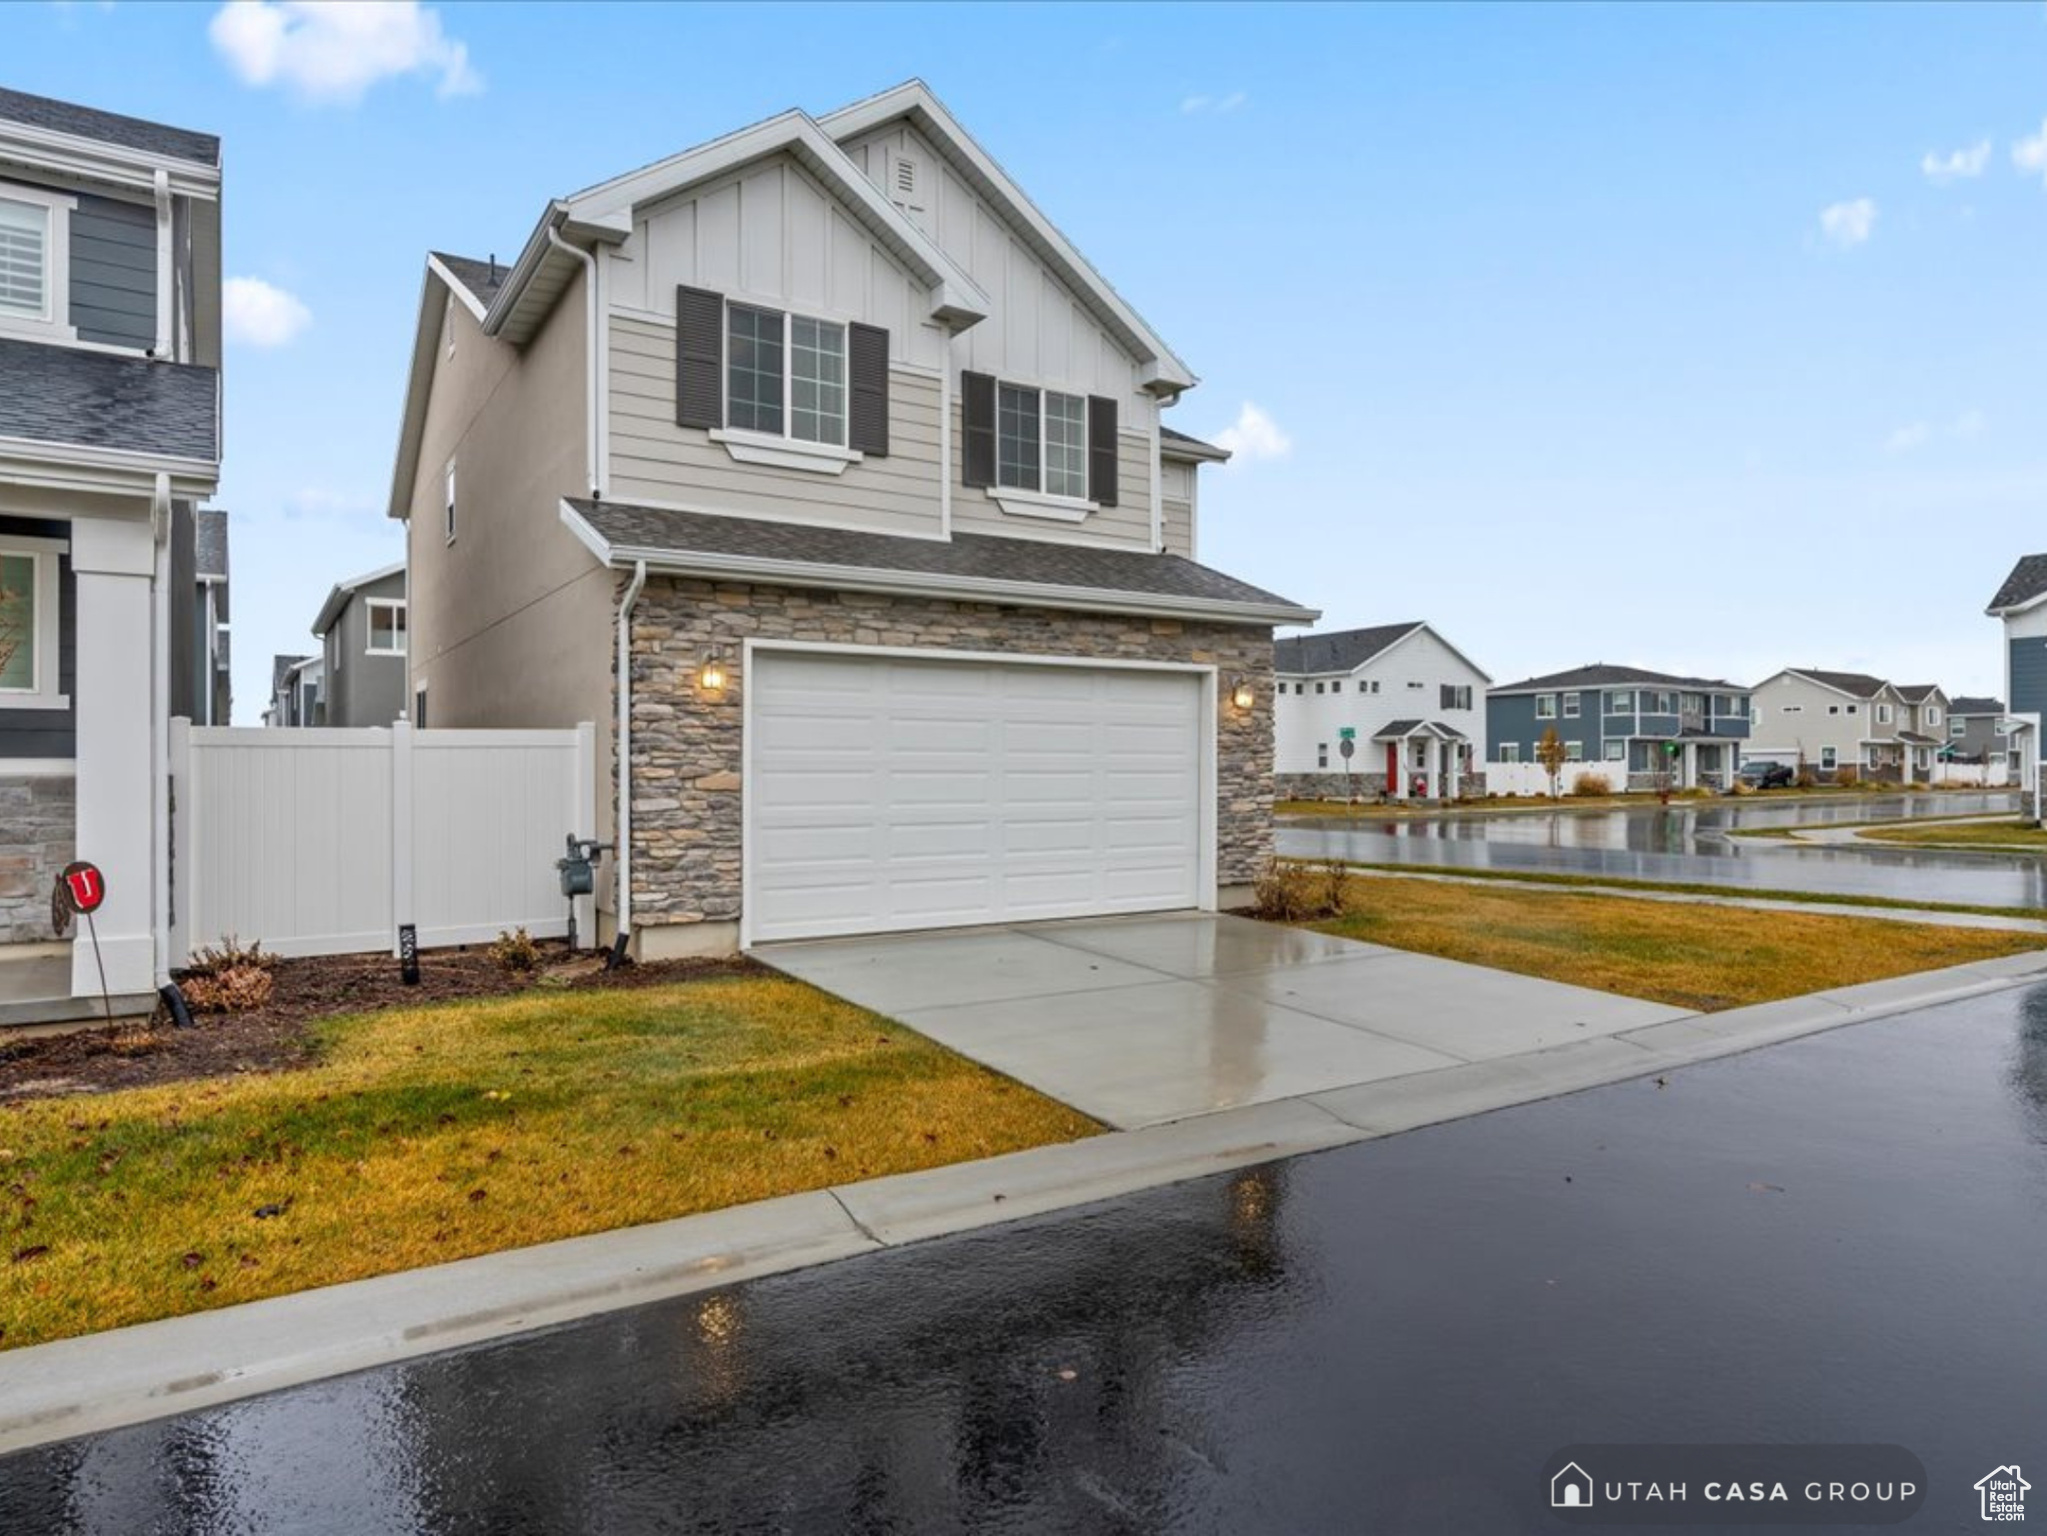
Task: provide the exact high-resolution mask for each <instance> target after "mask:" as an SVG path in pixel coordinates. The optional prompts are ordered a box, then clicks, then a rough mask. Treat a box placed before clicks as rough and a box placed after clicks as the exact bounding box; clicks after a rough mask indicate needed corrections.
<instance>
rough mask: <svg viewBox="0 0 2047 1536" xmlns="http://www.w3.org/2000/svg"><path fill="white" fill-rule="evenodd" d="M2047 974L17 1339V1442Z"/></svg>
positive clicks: (1801, 1005)
mask: <svg viewBox="0 0 2047 1536" xmlns="http://www.w3.org/2000/svg"><path fill="white" fill-rule="evenodd" d="M2043 976H2047V953H2040V954H2026V955H2014V956H2008V957H2006V958H2003V959H1999V960H1989V961H1978V962H1974V963H1972V964H1968V965H1961V966H1954V967H1951V968H1949V969H1946V970H1940V971H1929V972H1924V973H1921V974H1919V975H1916V976H1903V977H1897V978H1894V979H1892V980H1889V981H1879V982H1871V983H1867V984H1865V985H1862V986H1855V987H1844V988H1839V989H1837V990H1835V991H1831V992H1822V993H1814V994H1812V995H1810V996H1807V997H1800V998H1793V999H1789V1000H1787V1001H1784V1002H1777V1003H1765V1004H1761V1005H1759V1006H1757V1007H1752V1008H1740V1009H1733V1010H1730V1011H1728V1012H1725V1013H1717V1014H1710V1015H1692V1016H1687V1017H1683V1018H1677V1019H1671V1020H1667V1021H1665V1022H1662V1023H1656V1024H1650V1025H1646V1026H1644V1027H1642V1028H1639V1029H1632V1030H1627V1031H1624V1032H1622V1033H1619V1034H1614V1035H1606V1036H1601V1037H1598V1038H1592V1039H1585V1040H1576V1041H1572V1042H1570V1043H1568V1044H1564V1045H1558V1046H1554V1047H1550V1048H1547V1049H1541V1050H1536V1051H1531V1052H1529V1053H1527V1054H1524V1055H1520V1056H1512V1057H1502V1058H1495V1059H1491V1060H1485V1061H1476V1062H1470V1063H1465V1064H1461V1065H1458V1066H1453V1067H1444V1068H1440V1069H1437V1070H1434V1071H1427V1072H1419V1073H1414V1074H1410V1075H1408V1076H1404V1077H1397V1078H1389V1079H1386V1080H1383V1081H1379V1082H1374V1083H1368V1084H1363V1085H1359V1086H1354V1087H1349V1088H1342V1089H1337V1090H1334V1091H1330V1092H1322V1093H1313V1094H1308V1095H1306V1096H1303V1097H1299V1098H1290V1099H1282V1100H1278V1101H1275V1102H1271V1103H1264V1104H1256V1105H1250V1106H1246V1107H1243V1108H1236V1109H1226V1110H1220V1111H1218V1112H1216V1113H1213V1114H1206V1115H1200V1116H1197V1117H1194V1118H1191V1119H1187V1120H1180V1121H1175V1122H1172V1123H1168V1124H1163V1125H1155V1126H1148V1127H1146V1128H1144V1129H1141V1130H1134V1131H1119V1132H1110V1133H1107V1134H1105V1135H1101V1136H1096V1137H1091V1138H1089V1139H1087V1140H1085V1141H1078V1142H1068V1143H1065V1144H1063V1145H1060V1146H1052V1147H1039V1148H1035V1149H1033V1150H1030V1151H1026V1152H1016V1153H1011V1154H1009V1155H1007V1156H1004V1157H997V1158H989V1159H987V1160H985V1161H981V1162H973V1163H960V1164H955V1165H952V1166H950V1167H945V1168H932V1169H927V1170H925V1171H923V1172H919V1173H907V1174H898V1175H895V1176H893V1177H890V1178H884V1179H874V1180H870V1181H867V1182H865V1183H859V1184H848V1185H843V1186H839V1187H836V1188H832V1189H825V1190H818V1191H814V1192H811V1193H807V1194H800V1195H789V1196H784V1197H782V1198H779V1199H774V1200H764V1201H760V1202H758V1203H756V1204H752V1205H746V1206H739V1207H735V1208H733V1209H730V1210H724V1211H713V1212H708V1213H706V1214H704V1215H700V1216H687V1217H683V1218H680V1219H678V1220H674V1221H665V1222H656V1223H652V1224H650V1225H647V1226H641V1227H629V1228H625V1229H623V1230H620V1231H616V1232H605V1233H598V1234H595V1235H592V1236H589V1237H579V1238H570V1239H567V1240H565V1241H562V1242H554V1243H544V1244H539V1245H537V1246H534V1247H530V1248H520V1249H513V1250H510V1251H508V1252H503V1253H494V1254H486V1255H483V1256H480V1257H478V1258H473V1259H463V1260H459V1261H457V1262H455V1263H451V1264H440V1265H435V1266H432V1267H430V1268H426V1269H416V1270H409V1271H405V1272H403V1273H399V1274H393V1275H383V1276H379V1277H377V1278H375V1279H370V1280H358V1281H352V1282H350V1283H348V1284H346V1285H335V1286H328V1287H324V1288H322V1289H319V1290H312V1291H301V1292H298V1293H296V1294H294V1295H289V1296H279V1297H274V1298H272V1299H270V1300H268V1301H258V1302H250V1303H247V1304H245V1305H242V1306H236V1307H224V1308H220V1309H218V1310H216V1311H212V1312H202V1313H196V1314H193V1315H191V1316H187V1317H176V1318H167V1319H164V1320H163V1321H161V1322H154V1323H142V1324H138V1325H136V1326H134V1327H129V1328H119V1329H114V1330H111V1331H108V1332H105V1333H98V1334H91V1335H87V1336H85V1337H82V1338H76V1339H64V1340H60V1341H58V1342H56V1343H52V1344H42V1345H36V1346H33V1347H30V1348H25V1349H16V1350H12V1351H8V1352H5V1353H0V1454H5V1453H8V1452H12V1451H18V1450H24V1449H27V1448H29V1447H31V1446H36V1445H41V1444H45V1443H48V1442H50V1441H55V1440H63V1439H68V1438H71V1437H73V1436H77V1435H86V1434H95V1433H101V1432H104V1431H106V1430H110V1429H116V1428H119V1427H121V1426H123V1425H129V1424H137V1423H142V1422H146V1421H148V1420H150V1419H155V1418H161V1417H166V1416H169V1415H173V1414H184V1413H190V1412H193V1411H195V1410H198V1409H203V1408H209V1407H213V1406H215V1405H218V1404H221V1403H227V1402H232V1401H235V1400H237V1399H240V1398H245V1397H252V1396H255V1395H256V1394H258V1393H263V1392H272V1391H276V1390H278V1389H280V1388H285V1387H291V1386H296V1385H299V1384H301V1383H304V1382H308V1381H314V1380H318V1379H321V1378H324V1377H329V1376H337V1375H341V1374H343V1373H345V1372H350V1371H358V1370H365V1369H370V1368H373V1367H376V1366H382V1365H389V1364H393V1363H395V1362H398V1361H403V1360H408V1359H412V1358H415V1357H418V1356H421V1355H427V1354H433V1353H436V1352H438V1351H441V1350H446V1349H453V1348H458V1347H463V1346H468V1345H478V1344H487V1343H491V1342H494V1341H497V1340H502V1339H505V1338H508V1337H510V1336H513V1335H516V1334H519V1333H522V1332H525V1331H528V1330H531V1329H536V1328H543V1327H548V1326H552V1325H557V1324H561V1323H566V1322H570V1321H573V1320H575V1319H577V1318H582V1317H587V1316H591V1315H593V1314H596V1313H601V1312H607V1311H612V1310H615V1309H619V1308H623V1307H631V1306H640V1305H643V1304H646V1303H649V1302H656V1301H662V1300H666V1299H668V1298H671V1297H675V1296H682V1295H688V1294H691V1293H693V1292H699V1291H705V1290H711V1289H715V1288H717V1287H721V1286H726V1285H731V1284H733V1283H735V1282H737V1281H740V1280H747V1279H752V1278H756V1277H759V1276H762V1275H770V1274H775V1273H779V1272H782V1271H786V1270H792V1269H798V1268H802V1267H805V1266H808V1265H812V1264H819V1263H824V1262H827V1261H829V1260H833V1259H840V1258H847V1257H850V1256H852V1255H855V1254H859V1253H866V1252H872V1251H874V1250H877V1249H880V1248H892V1247H898V1246H901V1245H903V1244H906V1243H913V1242H918V1241H921V1240H923V1239H925V1238H930V1237H937V1236H941V1235H944V1234H947V1233H953V1232H962V1231H967V1230H970V1229H973V1228H977V1227H984V1226H990V1225H993V1224H996V1223H1000V1222H1006V1221H1013V1220H1016V1219H1018V1218H1021V1217H1026V1216H1035V1215H1040V1214H1043V1213H1045V1212H1048V1211H1057V1210H1062V1209H1065V1208H1068V1207H1072V1206H1079V1205H1085V1204H1089V1203H1091V1202H1094V1201H1098V1200H1104V1199H1109V1198H1111V1197H1114V1196H1117V1195H1123V1194H1128V1193H1131V1192H1133V1191H1136V1190H1141V1189H1149V1188H1153V1187H1156V1186H1159V1185H1165V1184H1173V1183H1178V1182H1180V1181H1182V1180H1186V1179H1194V1178H1200V1177H1203V1176H1204V1175H1207V1174H1213V1173H1221V1172H1226V1171H1228V1170H1231V1169H1235V1168H1241V1167H1246V1166H1249V1165H1252V1164H1255V1163H1263V1162H1269V1161H1271V1160H1273V1159H1275V1158H1282V1157H1290V1156H1295V1155H1298V1154H1302V1153H1308V1152H1316V1151H1321V1150H1324V1149H1327V1148H1330V1147H1336V1146H1342V1145H1346V1144H1349V1143H1352V1142H1359V1141H1367V1140H1370V1139H1373V1138H1375V1137H1379V1136H1386V1135H1392V1134H1395V1133H1397V1132H1400V1131H1405V1130H1412V1129H1415V1128H1418V1127H1420V1126H1425V1125H1433V1124H1436V1123H1439V1122H1441V1121H1446V1120H1454V1119H1460V1118H1463V1117H1465V1116H1468V1115H1475V1114H1482V1113H1485V1112H1486V1111H1489V1110H1494V1109H1501V1108H1506V1107H1508V1106H1511V1105H1515V1104H1525V1103H1531V1102H1534V1101H1536V1100H1540V1099H1547V1098H1554V1097H1557V1096H1558V1095H1561V1094H1567V1093H1574V1092H1577V1091H1579V1090H1581V1089H1585V1088H1593V1087H1598V1086H1601V1085H1603V1084H1607V1083H1613V1082H1618V1081H1622V1080H1625V1079H1629V1078H1637V1077H1643V1076H1646V1075H1649V1074H1656V1073H1663V1072H1667V1071H1670V1070H1673V1069H1676V1068H1680V1067H1684V1066H1689V1065H1692V1064H1695V1063H1698V1062H1702V1061H1708V1060H1712V1059H1713V1058H1716V1057H1721V1056H1730V1055H1735V1054H1738V1053H1740V1052H1743V1051H1749V1050H1754V1049H1757V1048H1759V1047H1762V1046H1768V1045H1775V1044H1778V1043H1780V1042H1782V1041H1786V1040H1791V1039H1796V1038H1798V1037H1800V1036H1803V1035H1811V1034H1818V1033H1821V1032H1823V1031H1826V1030H1830V1029H1838V1028H1840V1027H1842V1026H1843V1025H1847V1024H1856V1023H1862V1022H1865V1021H1867V1020H1871V1019H1877V1018H1882V1017H1886V1016H1888V1015H1891V1014H1896V1013H1904V1012H1908V1011H1910V1010H1913V1009H1917V1008H1923V1007H1927V1006H1930V1005H1933V1004H1936V1003H1943V1002H1951V1001H1955V1000H1957V999H1960V998H1965V997H1973V996H1976V995H1978V994H1980V993H1985V992H1992V991H1999V990H2003V989H2006V988H2012V987H2018V986H2024V985H2028V984H2030V983H2032V982H2035V981H2037V980H2039V979H2041V978H2042V977H2043Z"/></svg>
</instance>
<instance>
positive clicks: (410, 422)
mask: <svg viewBox="0 0 2047 1536" xmlns="http://www.w3.org/2000/svg"><path fill="white" fill-rule="evenodd" d="M438 291H446V292H451V293H455V294H459V295H460V296H461V297H462V299H463V301H464V303H466V304H468V305H469V306H470V308H471V311H472V313H473V312H475V299H474V296H473V295H471V294H470V293H469V291H468V290H467V289H466V288H464V287H463V286H462V285H461V284H460V283H458V282H456V281H455V279H454V274H452V273H451V272H449V271H448V269H447V268H446V267H444V266H442V265H441V263H439V262H438V261H435V260H434V259H433V257H431V256H429V257H427V259H426V275H425V276H424V277H422V278H421V279H420V283H419V316H418V318H417V319H416V320H415V321H414V323H413V330H412V366H411V368H410V369H409V370H408V371H407V373H406V376H405V405H404V408H403V410H402V412H401V414H400V416H399V422H398V457H397V459H396V461H395V462H394V463H393V464H392V466H391V496H390V501H389V504H388V505H387V506H386V507H385V509H384V515H385V516H386V517H395V518H398V519H400V520H401V521H402V520H403V519H405V518H408V517H410V516H411V515H412V484H413V481H414V480H415V479H417V478H418V475H419V447H420V441H421V439H422V438H423V437H424V436H425V434H426V404H427V396H428V394H429V392H430V391H431V390H432V388H433V380H434V349H435V346H436V344H437V343H436V338H435V336H434V334H433V315H434V311H435V305H434V295H435V293H436V292H438ZM477 318H478V319H479V320H481V319H482V318H483V317H482V316H481V315H480V314H478V315H477Z"/></svg>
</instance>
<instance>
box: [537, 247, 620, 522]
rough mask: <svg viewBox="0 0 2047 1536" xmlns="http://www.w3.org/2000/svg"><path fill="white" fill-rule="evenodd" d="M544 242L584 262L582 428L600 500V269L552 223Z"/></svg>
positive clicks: (604, 350) (603, 459) (593, 493)
mask: <svg viewBox="0 0 2047 1536" xmlns="http://www.w3.org/2000/svg"><path fill="white" fill-rule="evenodd" d="M547 243H548V244H549V245H551V246H553V247H554V248H555V249H556V250H558V251H565V252H567V253H568V254H569V255H571V256H573V257H575V258H576V260H578V261H580V262H581V263H582V264H583V277H584V282H583V289H584V297H585V300H586V302H585V304H584V306H583V307H584V309H585V310H586V311H587V313H588V326H589V337H590V343H589V345H588V346H587V347H586V348H584V352H583V356H584V368H585V372H586V374H587V375H588V379H587V384H588V387H587V389H586V390H585V394H586V396H587V398H586V399H585V400H584V402H583V431H584V432H585V433H586V434H587V438H588V447H589V454H588V459H589V473H588V478H589V484H590V496H591V499H592V500H595V501H602V500H603V499H604V493H605V492H606V491H607V490H609V489H610V487H609V486H607V485H606V484H605V479H606V476H605V473H604V469H605V463H606V461H607V459H608V457H609V455H608V454H606V452H605V449H604V439H603V433H604V382H605V374H606V372H607V369H606V368H605V366H604V365H605V358H606V353H607V352H608V350H609V349H608V348H607V347H606V346H605V344H604V341H605V338H604V310H603V306H602V304H601V302H600V301H601V298H602V295H601V294H599V293H598V291H597V285H598V283H599V281H600V279H599V276H598V274H599V272H600V271H601V270H602V268H601V267H600V265H599V263H598V261H597V258H596V257H595V256H593V255H591V254H590V253H589V252H588V251H586V250H584V249H583V248H582V247H581V246H576V245H571V244H569V242H568V241H566V240H564V239H562V237H561V235H560V234H559V233H558V232H557V231H556V230H555V228H554V226H553V225H552V224H550V225H549V226H548V227H547Z"/></svg>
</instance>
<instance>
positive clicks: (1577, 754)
mask: <svg viewBox="0 0 2047 1536" xmlns="http://www.w3.org/2000/svg"><path fill="white" fill-rule="evenodd" d="M1564 761H1565V762H1567V763H1582V762H1584V761H1585V743H1584V742H1582V741H1567V742H1565V743H1564Z"/></svg>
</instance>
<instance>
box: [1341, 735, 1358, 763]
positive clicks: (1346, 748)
mask: <svg viewBox="0 0 2047 1536" xmlns="http://www.w3.org/2000/svg"><path fill="white" fill-rule="evenodd" d="M1357 749H1358V744H1357V742H1356V741H1354V740H1353V739H1352V738H1350V737H1348V736H1346V737H1344V738H1343V740H1341V741H1339V742H1338V743H1337V744H1336V750H1337V751H1339V752H1341V753H1342V754H1343V760H1344V761H1345V762H1349V761H1350V758H1351V754H1352V753H1353V752H1355V751H1357Z"/></svg>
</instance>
